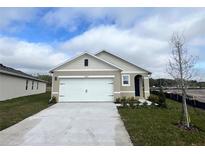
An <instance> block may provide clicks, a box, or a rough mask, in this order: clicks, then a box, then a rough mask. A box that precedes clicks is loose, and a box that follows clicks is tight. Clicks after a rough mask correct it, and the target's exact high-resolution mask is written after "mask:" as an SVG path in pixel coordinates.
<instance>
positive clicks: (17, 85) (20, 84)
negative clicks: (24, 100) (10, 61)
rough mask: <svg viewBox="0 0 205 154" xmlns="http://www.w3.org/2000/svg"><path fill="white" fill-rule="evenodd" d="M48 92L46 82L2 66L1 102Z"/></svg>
mask: <svg viewBox="0 0 205 154" xmlns="http://www.w3.org/2000/svg"><path fill="white" fill-rule="evenodd" d="M45 92H46V81H43V80H39V79H37V78H35V77H33V76H31V75H28V74H26V73H24V72H22V71H19V70H15V69H13V68H10V67H6V66H4V65H3V64H0V101H4V100H7V99H12V98H17V97H21V96H27V95H33V94H40V93H45Z"/></svg>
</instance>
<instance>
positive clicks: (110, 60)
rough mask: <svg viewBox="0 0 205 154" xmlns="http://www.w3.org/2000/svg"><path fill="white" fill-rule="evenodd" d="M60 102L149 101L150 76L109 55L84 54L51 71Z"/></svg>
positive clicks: (103, 52)
mask: <svg viewBox="0 0 205 154" xmlns="http://www.w3.org/2000/svg"><path fill="white" fill-rule="evenodd" d="M50 73H52V96H55V97H56V98H57V100H58V102H79V101H80V102H82V101H83V102H90V101H103V102H106V101H114V100H115V99H116V98H118V97H122V96H134V97H138V98H145V99H147V98H148V97H149V95H150V89H149V76H150V74H151V72H149V71H147V70H145V69H143V68H141V67H138V66H136V65H135V64H133V63H130V62H128V61H126V60H124V59H122V58H121V57H119V56H116V55H114V54H111V53H109V52H107V51H101V52H99V53H97V54H95V55H93V54H90V53H87V52H85V53H83V54H81V55H78V56H77V57H74V58H72V59H70V60H68V61H66V62H65V63H63V64H61V65H60V66H57V67H56V68H54V69H52V70H51V71H50Z"/></svg>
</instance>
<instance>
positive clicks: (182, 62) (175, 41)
mask: <svg viewBox="0 0 205 154" xmlns="http://www.w3.org/2000/svg"><path fill="white" fill-rule="evenodd" d="M170 43H171V49H172V52H171V57H170V59H169V63H168V67H167V72H168V74H169V75H170V76H172V77H173V78H174V79H175V81H176V82H178V84H179V87H180V89H181V92H182V113H181V121H180V122H181V124H182V125H183V126H185V127H187V128H190V117H189V113H188V110H187V104H186V97H187V94H186V88H187V81H188V80H190V79H191V78H192V77H193V74H194V70H193V69H194V65H195V63H196V57H194V56H192V55H189V54H188V52H187V49H186V48H185V38H184V36H183V35H180V34H178V33H174V34H173V35H172V38H171V42H170Z"/></svg>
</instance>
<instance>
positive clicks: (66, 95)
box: [59, 78, 113, 102]
mask: <svg viewBox="0 0 205 154" xmlns="http://www.w3.org/2000/svg"><path fill="white" fill-rule="evenodd" d="M59 93H60V95H59V101H60V102H72V101H113V79H108V78H106V79H101V78H100V79H99V78H90V79H60V89H59Z"/></svg>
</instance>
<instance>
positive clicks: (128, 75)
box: [122, 74, 130, 87]
mask: <svg viewBox="0 0 205 154" xmlns="http://www.w3.org/2000/svg"><path fill="white" fill-rule="evenodd" d="M124 76H128V84H124V82H123V77H124ZM122 86H124V87H125V86H126V87H128V86H130V75H129V74H122Z"/></svg>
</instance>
